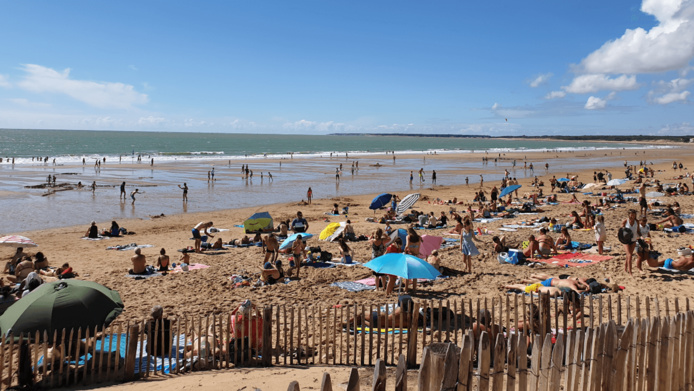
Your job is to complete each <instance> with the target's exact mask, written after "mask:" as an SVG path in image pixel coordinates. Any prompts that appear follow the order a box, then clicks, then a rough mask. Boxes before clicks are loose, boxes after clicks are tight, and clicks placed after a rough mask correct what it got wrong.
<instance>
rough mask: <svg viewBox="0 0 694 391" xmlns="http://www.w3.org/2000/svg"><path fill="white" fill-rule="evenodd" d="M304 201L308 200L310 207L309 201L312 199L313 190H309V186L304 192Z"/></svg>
mask: <svg viewBox="0 0 694 391" xmlns="http://www.w3.org/2000/svg"><path fill="white" fill-rule="evenodd" d="M306 199H307V200H308V204H309V205H311V200H312V199H313V190H311V187H310V186H309V188H308V191H307V192H306Z"/></svg>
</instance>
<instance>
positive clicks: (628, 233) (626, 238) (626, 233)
mask: <svg viewBox="0 0 694 391" xmlns="http://www.w3.org/2000/svg"><path fill="white" fill-rule="evenodd" d="M633 237H634V232H633V231H632V230H630V229H629V228H627V227H622V228H620V229H619V232H618V233H617V238H618V239H619V241H620V243H622V244H631V241H632V239H633Z"/></svg>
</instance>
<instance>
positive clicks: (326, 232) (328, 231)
mask: <svg viewBox="0 0 694 391" xmlns="http://www.w3.org/2000/svg"><path fill="white" fill-rule="evenodd" d="M344 226H345V223H330V224H328V226H327V227H325V229H323V230H322V231H321V232H320V236H319V237H318V238H319V239H320V240H328V238H329V237H330V236H332V235H333V234H334V233H335V231H337V230H338V229H339V228H340V227H344Z"/></svg>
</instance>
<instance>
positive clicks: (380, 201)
mask: <svg viewBox="0 0 694 391" xmlns="http://www.w3.org/2000/svg"><path fill="white" fill-rule="evenodd" d="M391 198H393V195H392V194H390V193H383V194H379V195H377V196H376V198H374V199H373V200H372V201H371V205H369V209H373V210H376V209H380V208H383V207H384V206H386V205H388V203H389V202H390V199H391Z"/></svg>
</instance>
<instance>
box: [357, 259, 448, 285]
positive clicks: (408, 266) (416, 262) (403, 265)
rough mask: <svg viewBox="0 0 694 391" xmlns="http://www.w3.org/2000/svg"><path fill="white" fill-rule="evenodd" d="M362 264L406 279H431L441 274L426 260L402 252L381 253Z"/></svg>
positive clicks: (377, 271)
mask: <svg viewBox="0 0 694 391" xmlns="http://www.w3.org/2000/svg"><path fill="white" fill-rule="evenodd" d="M364 266H366V267H368V268H369V269H371V270H373V271H375V272H376V273H382V274H391V275H394V276H398V277H402V278H406V279H408V280H410V279H416V278H423V279H427V280H433V279H435V278H436V277H438V276H440V275H441V273H439V271H438V270H436V268H435V267H433V266H431V265H430V264H429V263H428V262H427V261H425V260H423V259H420V258H417V257H415V256H414V255H410V254H403V253H390V254H385V255H381V256H380V257H376V258H374V259H372V260H371V261H369V262H367V263H365V264H364Z"/></svg>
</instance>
